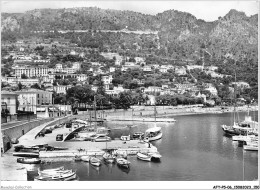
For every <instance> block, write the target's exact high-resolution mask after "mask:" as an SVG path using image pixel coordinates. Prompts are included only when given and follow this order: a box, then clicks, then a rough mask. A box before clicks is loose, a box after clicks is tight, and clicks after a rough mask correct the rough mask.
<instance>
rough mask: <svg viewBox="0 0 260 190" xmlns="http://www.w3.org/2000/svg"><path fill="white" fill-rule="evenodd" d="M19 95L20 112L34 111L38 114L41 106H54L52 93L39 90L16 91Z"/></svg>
mask: <svg viewBox="0 0 260 190" xmlns="http://www.w3.org/2000/svg"><path fill="white" fill-rule="evenodd" d="M15 93H16V94H18V101H19V110H23V111H33V112H34V113H35V114H36V112H37V111H36V110H37V107H38V106H40V105H51V104H52V95H53V93H52V92H49V91H43V90H38V89H29V90H21V91H16V92H15Z"/></svg>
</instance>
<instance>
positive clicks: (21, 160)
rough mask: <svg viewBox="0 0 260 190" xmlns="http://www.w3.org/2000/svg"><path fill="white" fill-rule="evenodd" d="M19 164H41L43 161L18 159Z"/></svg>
mask: <svg viewBox="0 0 260 190" xmlns="http://www.w3.org/2000/svg"><path fill="white" fill-rule="evenodd" d="M17 162H18V163H22V164H40V163H41V160H40V159H39V158H17Z"/></svg>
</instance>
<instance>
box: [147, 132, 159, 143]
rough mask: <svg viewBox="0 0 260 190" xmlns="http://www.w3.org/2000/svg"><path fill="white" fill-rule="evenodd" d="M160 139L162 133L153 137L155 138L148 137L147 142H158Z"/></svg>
mask: <svg viewBox="0 0 260 190" xmlns="http://www.w3.org/2000/svg"><path fill="white" fill-rule="evenodd" d="M161 138H162V133H160V134H158V135H157V136H155V137H148V140H149V142H150V141H156V140H159V139H161Z"/></svg>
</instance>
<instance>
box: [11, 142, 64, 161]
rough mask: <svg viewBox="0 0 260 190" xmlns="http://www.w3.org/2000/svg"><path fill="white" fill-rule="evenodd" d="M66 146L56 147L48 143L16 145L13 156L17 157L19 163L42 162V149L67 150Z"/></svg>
mask: <svg viewBox="0 0 260 190" xmlns="http://www.w3.org/2000/svg"><path fill="white" fill-rule="evenodd" d="M67 149H68V148H66V147H54V146H50V145H48V144H43V145H35V146H24V145H16V146H15V147H14V152H13V156H16V157H20V158H17V162H18V163H22V164H40V163H41V160H40V159H39V155H40V151H53V150H67Z"/></svg>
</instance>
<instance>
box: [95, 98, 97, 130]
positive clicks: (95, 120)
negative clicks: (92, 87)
mask: <svg viewBox="0 0 260 190" xmlns="http://www.w3.org/2000/svg"><path fill="white" fill-rule="evenodd" d="M94 116H95V130H97V110H96V95H94Z"/></svg>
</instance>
